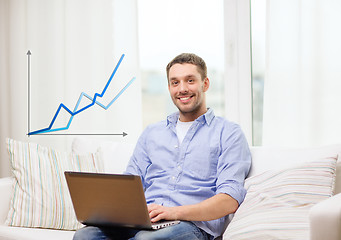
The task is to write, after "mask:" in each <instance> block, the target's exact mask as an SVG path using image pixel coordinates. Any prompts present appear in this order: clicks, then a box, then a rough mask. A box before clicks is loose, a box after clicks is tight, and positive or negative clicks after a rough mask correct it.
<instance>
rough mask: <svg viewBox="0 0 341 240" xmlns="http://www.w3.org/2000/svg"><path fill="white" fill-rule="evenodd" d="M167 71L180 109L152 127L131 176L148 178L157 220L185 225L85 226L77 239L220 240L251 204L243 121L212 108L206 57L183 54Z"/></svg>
mask: <svg viewBox="0 0 341 240" xmlns="http://www.w3.org/2000/svg"><path fill="white" fill-rule="evenodd" d="M166 71H167V78H168V89H169V93H170V96H171V98H172V100H173V102H174V104H175V105H176V107H177V108H178V109H179V111H178V112H176V113H174V114H172V115H170V116H168V117H167V119H166V120H164V121H161V122H159V123H156V124H152V125H150V126H148V127H147V128H146V129H145V131H144V132H143V133H142V135H141V136H140V138H139V140H138V142H137V145H136V148H135V150H134V153H133V156H132V157H131V159H130V162H129V164H128V167H127V170H126V173H128V174H134V175H139V176H140V177H141V179H142V183H143V186H144V189H145V197H146V200H147V203H148V210H149V215H150V218H151V221H152V222H157V221H160V220H180V223H179V224H177V225H172V226H169V227H166V228H163V229H160V230H156V231H137V230H127V229H100V228H95V227H86V228H83V229H81V230H79V231H77V233H76V234H75V239H144V240H150V239H179V240H182V239H186V240H192V239H214V238H216V237H219V236H220V235H221V234H222V233H223V231H224V227H225V223H226V219H227V216H228V215H229V214H231V213H234V212H235V211H236V210H237V208H238V206H239V205H240V204H241V203H242V201H243V200H244V197H245V194H246V191H245V189H244V187H243V185H244V179H245V177H246V176H247V174H248V172H249V169H250V165H251V155H250V151H249V147H248V143H247V141H246V139H245V137H244V134H243V132H242V131H241V129H240V127H239V126H238V125H237V124H235V123H232V122H230V121H228V120H226V119H224V118H222V117H218V116H215V115H214V113H213V110H212V109H210V108H207V106H206V92H207V91H208V89H209V86H210V81H209V79H208V77H207V68H206V64H205V62H204V60H203V59H202V58H200V57H198V56H197V55H195V54H189V53H184V54H180V55H179V56H177V57H175V58H174V59H173V60H172V61H171V62H170V63H169V64H168V65H167V68H166Z"/></svg>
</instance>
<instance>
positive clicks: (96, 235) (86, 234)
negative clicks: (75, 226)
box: [73, 226, 101, 240]
mask: <svg viewBox="0 0 341 240" xmlns="http://www.w3.org/2000/svg"><path fill="white" fill-rule="evenodd" d="M100 235H101V231H100V229H98V228H97V227H90V226H89V227H84V228H81V229H79V230H77V231H76V232H75V234H74V235H73V240H91V239H101V238H100V237H101V236H100Z"/></svg>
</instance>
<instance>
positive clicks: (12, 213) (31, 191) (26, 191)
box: [6, 139, 102, 230]
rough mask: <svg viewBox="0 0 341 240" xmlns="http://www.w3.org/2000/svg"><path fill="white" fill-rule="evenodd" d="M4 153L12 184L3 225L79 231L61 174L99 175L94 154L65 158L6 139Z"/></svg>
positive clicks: (32, 144) (30, 145)
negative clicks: (9, 165)
mask: <svg viewBox="0 0 341 240" xmlns="http://www.w3.org/2000/svg"><path fill="white" fill-rule="evenodd" d="M7 149H8V152H9V155H10V162H11V166H12V172H13V175H14V178H15V181H14V184H13V188H14V195H13V197H12V200H11V205H10V210H9V213H8V216H7V220H6V224H7V225H10V226H20V227H40V228H53V229H64V230H75V229H78V228H80V227H81V226H82V225H81V224H80V223H79V222H78V221H77V219H76V217H75V214H74V210H73V205H72V202H71V198H70V195H69V191H68V187H67V184H66V180H65V177H64V171H66V170H70V171H87V172H99V171H102V167H101V166H100V161H99V157H98V156H97V154H88V155H82V156H80V155H75V154H67V153H64V152H58V151H55V150H53V149H51V148H47V147H42V146H40V145H38V144H35V143H24V142H18V141H15V140H12V139H7Z"/></svg>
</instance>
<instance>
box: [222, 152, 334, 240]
mask: <svg viewBox="0 0 341 240" xmlns="http://www.w3.org/2000/svg"><path fill="white" fill-rule="evenodd" d="M336 160H337V156H336V157H335V158H326V159H321V160H319V161H314V162H309V163H305V164H301V165H299V166H296V167H291V168H288V169H286V170H281V171H279V170H276V171H274V170H272V171H266V172H264V173H262V174H259V175H256V176H253V177H250V178H248V179H246V181H245V188H246V190H247V194H246V197H245V200H244V202H243V203H242V204H241V206H240V207H239V209H238V210H237V212H236V213H235V215H234V217H233V219H232V221H231V223H230V224H229V226H228V228H227V229H226V231H225V233H224V239H232V240H239V239H245V240H246V239H262V240H267V239H286V240H288V239H309V215H308V212H309V209H310V208H311V207H312V206H313V205H315V204H316V203H318V202H320V201H322V200H324V199H327V198H329V197H330V196H332V195H333V189H334V182H335V168H336Z"/></svg>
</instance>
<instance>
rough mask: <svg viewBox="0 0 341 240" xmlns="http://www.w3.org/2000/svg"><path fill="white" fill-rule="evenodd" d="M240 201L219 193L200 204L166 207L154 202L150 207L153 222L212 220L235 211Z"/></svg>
mask: <svg viewBox="0 0 341 240" xmlns="http://www.w3.org/2000/svg"><path fill="white" fill-rule="evenodd" d="M238 205H239V204H238V202H237V201H236V200H235V199H234V198H232V197H231V196H229V195H227V194H223V193H220V194H217V195H215V196H213V197H211V198H209V199H206V200H204V201H202V202H200V203H198V204H193V205H185V206H178V207H164V206H160V205H155V204H152V205H150V206H149V207H148V208H149V213H150V218H151V219H152V221H153V222H156V221H159V220H162V219H165V220H184V221H210V220H214V219H218V218H221V217H224V216H226V215H228V214H230V213H234V212H235V211H236V210H237V208H238Z"/></svg>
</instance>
